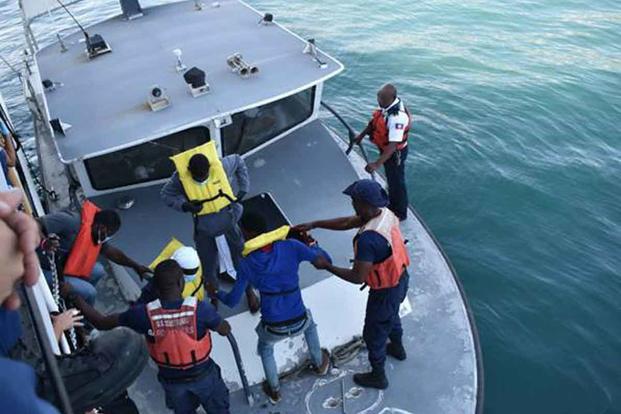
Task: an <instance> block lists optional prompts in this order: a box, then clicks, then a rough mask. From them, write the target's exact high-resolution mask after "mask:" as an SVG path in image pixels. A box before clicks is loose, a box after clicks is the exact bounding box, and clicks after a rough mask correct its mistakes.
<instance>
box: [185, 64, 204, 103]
mask: <svg viewBox="0 0 621 414" xmlns="http://www.w3.org/2000/svg"><path fill="white" fill-rule="evenodd" d="M206 77H207V74H206V73H205V71H203V70H201V69H199V68H197V67H196V66H194V67H192V68H190V70H188V71H187V72H185V73H184V74H183V79H184V80H185V83H187V84H188V86H189V87H190V92H191V93H192V96H193V97H195V98H196V97H197V96H201V95H204V94H206V93H207V92H209V83H207V81H206V80H205V78H206Z"/></svg>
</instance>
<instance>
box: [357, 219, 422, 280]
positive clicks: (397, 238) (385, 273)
mask: <svg viewBox="0 0 621 414" xmlns="http://www.w3.org/2000/svg"><path fill="white" fill-rule="evenodd" d="M381 210H382V213H381V214H380V215H379V216H377V217H375V218H374V219H372V220H369V222H368V223H366V224H365V225H364V226H362V227H361V228H360V230H359V231H358V235H360V234H361V233H362V232H365V231H375V232H377V233H379V234H380V235H381V236H382V237H384V238H385V239H386V240H387V241H388V244H390V248H391V250H392V254H391V255H390V256H389V257H388V258H387V259H385V260H384V261H383V262H381V263H374V264H373V268H372V269H371V272H370V273H369V275H368V276H367V280H366V282H365V283H366V284H367V285H368V286H369V287H370V288H371V289H387V288H391V287H395V286H397V285H398V284H399V280H400V279H401V275H402V274H403V271H404V270H405V269H406V268H407V267H408V266H409V265H410V258H409V256H408V251H407V249H406V247H405V243H404V242H403V236H402V235H401V230H400V229H399V219H398V218H397V216H395V214H394V213H393V212H392V211H390V210H389V209H387V208H382V209H381ZM357 249H358V236H356V238H354V252H356V250H357Z"/></svg>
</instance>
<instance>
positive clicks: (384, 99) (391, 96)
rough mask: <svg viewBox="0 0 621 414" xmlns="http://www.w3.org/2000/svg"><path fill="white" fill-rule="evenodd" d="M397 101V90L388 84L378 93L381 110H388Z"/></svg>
mask: <svg viewBox="0 0 621 414" xmlns="http://www.w3.org/2000/svg"><path fill="white" fill-rule="evenodd" d="M395 99H397V88H395V86H394V85H392V84H390V83H387V84H386V85H384V86H382V87H381V88H380V90H379V91H377V103H378V105H379V106H380V107H381V108H388V107H389V106H390V104H391V103H393V102H394V101H395Z"/></svg>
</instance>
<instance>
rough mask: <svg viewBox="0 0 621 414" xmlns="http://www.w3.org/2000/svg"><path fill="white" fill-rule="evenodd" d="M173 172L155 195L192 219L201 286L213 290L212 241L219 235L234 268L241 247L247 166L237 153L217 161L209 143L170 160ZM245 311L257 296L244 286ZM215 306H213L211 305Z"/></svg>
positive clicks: (255, 307) (252, 308)
mask: <svg viewBox="0 0 621 414" xmlns="http://www.w3.org/2000/svg"><path fill="white" fill-rule="evenodd" d="M171 159H172V160H173V162H174V163H175V167H176V172H175V173H174V174H173V175H172V177H171V178H170V180H168V182H167V183H166V184H165V185H164V187H163V188H162V191H161V193H160V195H161V198H162V200H164V202H165V203H166V205H167V206H169V207H171V208H173V209H175V210H177V211H182V212H184V213H190V214H192V216H193V218H194V242H195V243H196V249H197V251H198V255H199V257H200V260H201V265H202V270H203V277H204V281H205V282H210V283H211V284H213V285H215V286H218V268H219V267H218V263H219V262H218V247H217V244H216V238H217V237H218V236H221V235H224V236H225V238H226V241H227V243H228V246H229V250H230V253H231V258H232V260H233V265H234V266H235V267H237V265H238V264H239V260H240V259H241V252H242V250H243V248H244V240H243V236H242V234H241V231H240V229H239V225H238V224H237V223H238V222H239V219H240V218H241V215H242V212H243V207H242V205H241V201H242V200H243V198H244V197H245V196H246V194H247V193H248V190H249V187H250V179H249V177H248V168H247V167H246V163H245V162H244V160H243V159H242V158H241V157H240V156H239V155H238V154H231V155H227V156H226V157H224V158H223V159H222V160H220V159H219V158H218V153H217V150H216V145H215V143H214V142H213V141H210V142H207V143H206V144H203V145H200V146H198V147H196V148H193V149H191V150H188V151H185V152H182V153H180V154H177V155H175V156H173V157H172V158H171ZM246 298H247V300H248V307H249V308H250V311H251V312H252V313H255V312H257V311H258V310H259V298H258V297H257V296H256V294H255V293H254V292H253V291H252V289H250V288H248V289H247V290H246ZM214 305H216V306H217V302H215V301H214Z"/></svg>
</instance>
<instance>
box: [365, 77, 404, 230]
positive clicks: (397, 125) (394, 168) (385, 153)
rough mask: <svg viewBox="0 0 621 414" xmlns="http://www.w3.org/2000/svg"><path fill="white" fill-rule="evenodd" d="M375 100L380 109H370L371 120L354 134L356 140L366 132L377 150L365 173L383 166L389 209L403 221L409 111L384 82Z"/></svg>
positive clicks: (393, 88)
mask: <svg viewBox="0 0 621 414" xmlns="http://www.w3.org/2000/svg"><path fill="white" fill-rule="evenodd" d="M377 103H378V104H379V106H380V108H379V109H377V110H376V111H375V112H373V117H372V118H371V121H370V122H369V124H368V125H367V126H366V128H365V129H364V130H363V131H362V132H361V133H360V134H359V135H358V136H357V137H356V142H360V141H362V139H363V138H364V137H365V136H367V135H369V136H370V137H371V142H373V143H374V144H375V145H376V146H377V148H378V149H379V150H380V156H379V158H378V159H377V160H376V161H375V162H370V163H369V164H367V166H366V168H365V169H366V170H367V172H369V173H372V172H374V171H375V170H377V169H378V168H379V167H380V166H382V165H383V166H384V171H385V172H386V180H387V181H388V197H389V200H390V204H389V205H388V208H390V209H391V210H392V211H393V212H394V213H395V214H396V215H397V217H399V220H405V219H406V217H407V210H408V194H407V188H406V186H405V160H406V159H407V157H408V134H409V132H410V124H411V122H412V119H411V115H410V112H409V111H408V109H407V108H406V107H405V105H404V104H403V102H402V101H401V99H399V98H398V97H397V88H395V87H394V86H393V85H390V84H387V85H384V86H382V88H381V89H380V90H379V91H378V92H377Z"/></svg>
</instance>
